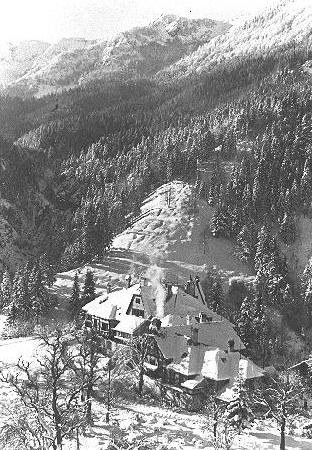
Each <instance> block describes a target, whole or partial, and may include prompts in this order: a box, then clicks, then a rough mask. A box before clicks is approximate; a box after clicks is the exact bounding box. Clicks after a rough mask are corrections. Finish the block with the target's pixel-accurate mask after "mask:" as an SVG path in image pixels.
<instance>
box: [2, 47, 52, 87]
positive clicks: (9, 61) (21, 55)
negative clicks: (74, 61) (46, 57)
mask: <svg viewBox="0 0 312 450" xmlns="http://www.w3.org/2000/svg"><path fill="white" fill-rule="evenodd" d="M48 47H49V44H48V43H46V42H41V41H23V42H20V43H19V44H16V45H13V44H11V43H10V42H5V43H0V86H1V85H6V84H8V83H10V82H12V81H14V80H15V79H17V78H19V77H21V76H22V75H24V74H25V72H27V71H28V70H29V69H30V68H31V67H32V65H33V64H34V62H35V61H36V59H37V58H38V57H40V56H41V55H42V54H43V53H44V52H45V50H47V48H48Z"/></svg>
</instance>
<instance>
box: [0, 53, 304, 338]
mask: <svg viewBox="0 0 312 450" xmlns="http://www.w3.org/2000/svg"><path fill="white" fill-rule="evenodd" d="M311 57H312V53H310V52H309V51H308V50H307V48H306V46H305V45H302V46H300V45H296V46H294V45H293V44H291V45H285V46H284V47H281V48H279V50H278V51H277V50H276V51H273V50H272V51H269V52H267V53H263V54H261V55H260V56H259V55H258V56H257V55H256V56H255V57H251V56H246V57H239V58H234V59H232V60H230V61H226V62H224V63H223V64H220V65H218V66H216V67H215V68H214V69H212V70H211V71H210V72H207V73H202V74H201V75H198V76H192V77H190V78H186V79H184V80H182V81H181V80H180V81H175V80H172V81H170V82H168V80H166V81H163V80H160V81H159V80H153V79H149V80H147V79H137V80H133V81H120V82H117V81H115V82H113V81H109V82H106V83H104V82H93V83H90V84H88V85H86V86H84V87H79V88H75V89H72V90H69V91H66V92H64V93H62V94H60V95H58V96H56V95H50V96H46V97H43V98H41V99H34V98H25V99H22V98H18V97H12V96H8V95H4V94H3V95H2V97H1V101H0V118H1V130H0V133H1V135H2V138H1V143H0V145H1V162H2V164H1V166H0V170H1V196H2V197H3V198H4V199H6V200H7V201H8V202H9V204H10V206H8V205H5V206H2V210H1V214H2V215H3V216H4V217H5V219H6V220H7V221H8V223H9V224H12V225H13V226H14V227H15V228H16V229H18V230H20V231H21V236H23V239H21V238H20V241H22V242H17V245H18V247H19V248H21V250H22V252H23V254H24V261H25V260H27V259H31V258H34V257H35V258H39V257H40V255H42V254H46V255H47V257H48V260H49V264H53V265H54V266H55V270H56V269H58V270H67V269H71V268H75V267H77V266H79V265H81V264H82V263H86V262H91V261H92V260H94V259H100V258H101V257H102V256H103V255H104V254H105V252H106V251H107V250H108V249H109V247H110V244H111V241H112V238H113V236H114V235H116V234H117V233H119V232H121V231H122V230H124V229H125V228H127V226H128V225H129V224H130V223H131V221H132V220H133V218H134V217H135V216H136V215H137V214H138V212H139V207H140V205H141V202H142V201H143V199H144V198H145V196H146V195H147V194H148V193H149V192H151V191H152V190H153V189H155V188H156V187H158V186H160V185H161V184H163V183H165V182H168V181H171V180H174V179H181V180H185V181H190V182H193V183H195V184H196V189H197V194H198V196H200V197H201V198H203V199H204V200H205V201H206V202H207V204H209V205H213V206H214V208H215V213H214V216H213V218H212V221H211V223H210V224H207V225H209V227H210V232H211V233H212V235H214V236H215V237H226V238H229V239H231V240H233V241H234V242H235V243H236V244H237V248H238V255H239V257H240V258H241V259H243V260H245V261H248V262H249V263H251V264H252V265H253V266H254V269H255V273H256V279H257V292H256V293H253V300H252V302H253V304H254V307H255V314H256V315H258V319H259V320H260V321H261V320H262V319H261V317H260V318H259V314H260V312H259V311H260V310H262V308H263V307H264V306H265V307H267V308H273V309H274V310H277V311H279V312H281V313H282V314H283V316H284V317H286V318H288V321H290V323H291V326H292V327H293V328H295V329H296V331H298V332H300V331H301V328H302V326H303V325H304V326H306V327H309V326H310V324H311V319H310V317H311V292H310V291H311V290H310V288H309V287H310V284H311V280H310V275H309V270H308V269H309V268H307V271H306V275H305V276H303V281H302V280H299V279H298V278H297V277H294V276H293V274H291V273H290V271H289V268H288V266H287V262H286V258H285V256H284V254H283V246H285V245H289V244H291V243H293V242H294V241H295V239H296V236H297V228H296V224H297V220H298V217H299V216H302V215H304V216H306V217H310V214H311V198H312V197H311V194H312V173H311V171H312V147H311V137H312V126H311V114H312V88H311V79H310V75H309V74H307V73H305V72H304V71H303V70H302V66H303V64H304V63H305V62H306V61H308V60H310V59H311ZM242 143H243V144H244V145H242ZM198 161H213V164H214V173H213V176H212V182H211V184H210V185H209V186H207V185H205V183H204V182H202V181H200V179H199V178H198V177H197V164H198ZM224 162H230V163H231V164H232V167H233V170H232V173H231V174H230V175H229V174H224V173H223V172H224ZM34 217H35V218H34ZM25 223H26V224H27V226H26V228H27V232H26V231H25V226H24V225H25ZM7 269H8V270H9V271H10V272H11V273H12V272H13V271H14V267H13V265H12V266H10V265H8V267H7ZM256 299H258V300H256ZM260 299H261V300H260ZM246 302H247V300H246ZM255 302H256V304H255ZM242 308H243V309H244V308H245V309H246V304H244V303H243V304H242ZM247 309H249V310H250V308H247ZM251 309H252V308H251ZM257 311H258V312H257ZM294 312H296V314H293V313H294ZM307 312H308V315H307V314H306V313H307ZM294 317H296V319H294ZM245 331H246V330H245ZM245 331H243V332H242V333H244V332H245Z"/></svg>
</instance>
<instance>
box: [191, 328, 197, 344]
mask: <svg viewBox="0 0 312 450" xmlns="http://www.w3.org/2000/svg"><path fill="white" fill-rule="evenodd" d="M191 333H192V334H191V341H192V345H198V328H193V327H192V329H191Z"/></svg>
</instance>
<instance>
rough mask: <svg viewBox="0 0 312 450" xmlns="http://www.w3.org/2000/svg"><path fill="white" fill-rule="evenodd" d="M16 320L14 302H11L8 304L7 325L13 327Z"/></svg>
mask: <svg viewBox="0 0 312 450" xmlns="http://www.w3.org/2000/svg"><path fill="white" fill-rule="evenodd" d="M17 319H18V311H17V308H16V305H15V303H14V301H12V302H11V303H10V306H9V313H8V317H7V323H8V324H9V325H15V323H16V320H17Z"/></svg>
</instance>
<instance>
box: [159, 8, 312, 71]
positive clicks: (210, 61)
mask: <svg viewBox="0 0 312 450" xmlns="http://www.w3.org/2000/svg"><path fill="white" fill-rule="evenodd" d="M311 23H312V2H311V1H310V0H283V1H281V3H280V4H279V5H278V6H276V7H274V8H272V9H267V10H265V12H264V13H263V14H261V15H258V16H256V17H255V18H253V19H251V20H248V21H246V22H245V23H243V24H237V25H235V26H233V27H232V28H231V29H230V30H229V31H228V33H226V34H223V35H221V36H218V37H216V38H214V39H212V40H211V41H210V42H208V43H207V44H205V45H203V46H202V47H200V48H199V49H198V50H197V51H195V52H194V53H192V54H191V55H189V56H186V57H185V58H183V59H181V60H180V61H178V62H177V63H175V64H174V65H172V66H171V67H170V68H165V69H164V72H163V75H164V76H165V77H170V79H171V78H176V79H177V78H181V77H185V76H189V75H192V74H199V73H202V72H204V71H207V70H211V69H212V68H213V67H215V66H216V65H218V64H219V63H221V62H225V61H227V60H230V59H232V58H234V57H236V56H243V55H248V54H249V55H253V56H254V55H256V54H261V53H263V52H267V51H268V50H270V49H272V48H278V47H279V46H282V45H284V44H289V43H293V44H294V45H296V43H299V42H305V43H306V45H307V46H310V45H311Z"/></svg>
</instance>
